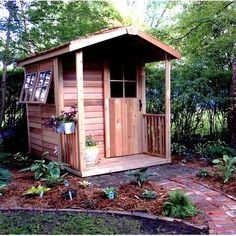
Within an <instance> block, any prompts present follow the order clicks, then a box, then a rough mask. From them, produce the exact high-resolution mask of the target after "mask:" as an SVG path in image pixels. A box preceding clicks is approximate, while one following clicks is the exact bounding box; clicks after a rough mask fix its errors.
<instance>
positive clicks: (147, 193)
mask: <svg viewBox="0 0 236 236" xmlns="http://www.w3.org/2000/svg"><path fill="white" fill-rule="evenodd" d="M142 198H144V199H156V198H157V193H156V192H155V191H150V190H146V189H145V190H144V192H143V193H142Z"/></svg>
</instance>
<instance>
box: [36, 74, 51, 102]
mask: <svg viewBox="0 0 236 236" xmlns="http://www.w3.org/2000/svg"><path fill="white" fill-rule="evenodd" d="M50 83H51V71H50V70H48V71H44V72H40V73H39V78H38V81H37V84H36V87H35V91H34V95H33V102H42V103H44V102H46V99H47V95H48V92H49V88H50Z"/></svg>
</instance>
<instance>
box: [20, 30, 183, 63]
mask: <svg viewBox="0 0 236 236" xmlns="http://www.w3.org/2000/svg"><path fill="white" fill-rule="evenodd" d="M122 36H123V37H124V36H130V37H135V38H137V39H138V41H139V43H140V45H141V44H142V45H145V47H146V48H149V49H150V48H151V49H152V51H153V53H152V56H149V59H147V58H144V61H158V60H164V56H163V55H164V54H163V53H162V56H160V55H158V56H157V51H158V52H160V51H161V52H167V53H168V55H169V58H170V59H179V58H181V54H180V53H179V52H178V51H177V50H175V49H173V48H172V47H170V46H168V45H166V44H164V43H163V42H161V41H160V40H158V39H156V38H155V37H153V36H151V35H149V34H147V33H146V32H144V31H142V30H140V29H138V28H136V27H134V26H120V27H114V28H111V29H105V30H101V31H98V32H95V33H93V34H89V35H86V36H84V37H81V38H79V39H76V40H73V41H70V42H68V43H64V44H62V45H60V46H58V47H54V48H51V49H49V50H46V51H43V52H40V53H37V54H35V55H32V56H29V57H26V58H24V59H23V60H19V61H18V62H17V65H18V66H25V65H28V64H32V63H35V62H38V61H41V60H44V59H48V58H51V57H55V56H58V55H62V54H65V53H68V52H73V51H76V50H79V49H82V48H88V47H90V46H94V45H99V44H102V43H104V42H108V41H111V42H112V40H114V39H117V38H120V37H122ZM126 38H127V37H126ZM122 39H123V38H122Z"/></svg>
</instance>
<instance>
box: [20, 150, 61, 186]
mask: <svg viewBox="0 0 236 236" xmlns="http://www.w3.org/2000/svg"><path fill="white" fill-rule="evenodd" d="M45 155H48V152H44V153H43V155H42V156H43V157H44V156H45ZM63 165H65V164H63V163H60V162H56V161H50V162H49V163H47V161H46V160H35V161H34V163H33V164H32V165H31V166H30V167H27V168H24V169H22V170H20V172H23V171H32V172H34V177H35V179H40V178H44V179H48V180H49V181H50V180H53V181H55V180H56V179H59V178H61V171H60V167H61V166H63ZM59 182H60V181H59Z"/></svg>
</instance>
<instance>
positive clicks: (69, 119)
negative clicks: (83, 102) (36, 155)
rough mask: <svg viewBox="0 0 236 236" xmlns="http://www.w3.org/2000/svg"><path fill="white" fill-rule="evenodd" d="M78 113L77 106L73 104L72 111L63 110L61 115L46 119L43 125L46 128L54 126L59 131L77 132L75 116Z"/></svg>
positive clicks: (66, 132)
mask: <svg viewBox="0 0 236 236" xmlns="http://www.w3.org/2000/svg"><path fill="white" fill-rule="evenodd" d="M76 114H77V107H76V106H72V107H71V111H69V112H65V111H61V115H59V116H55V115H53V116H51V117H50V118H46V119H44V123H43V125H44V126H45V127H46V128H54V130H55V131H56V132H57V133H65V134H72V133H74V132H75V116H76Z"/></svg>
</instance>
